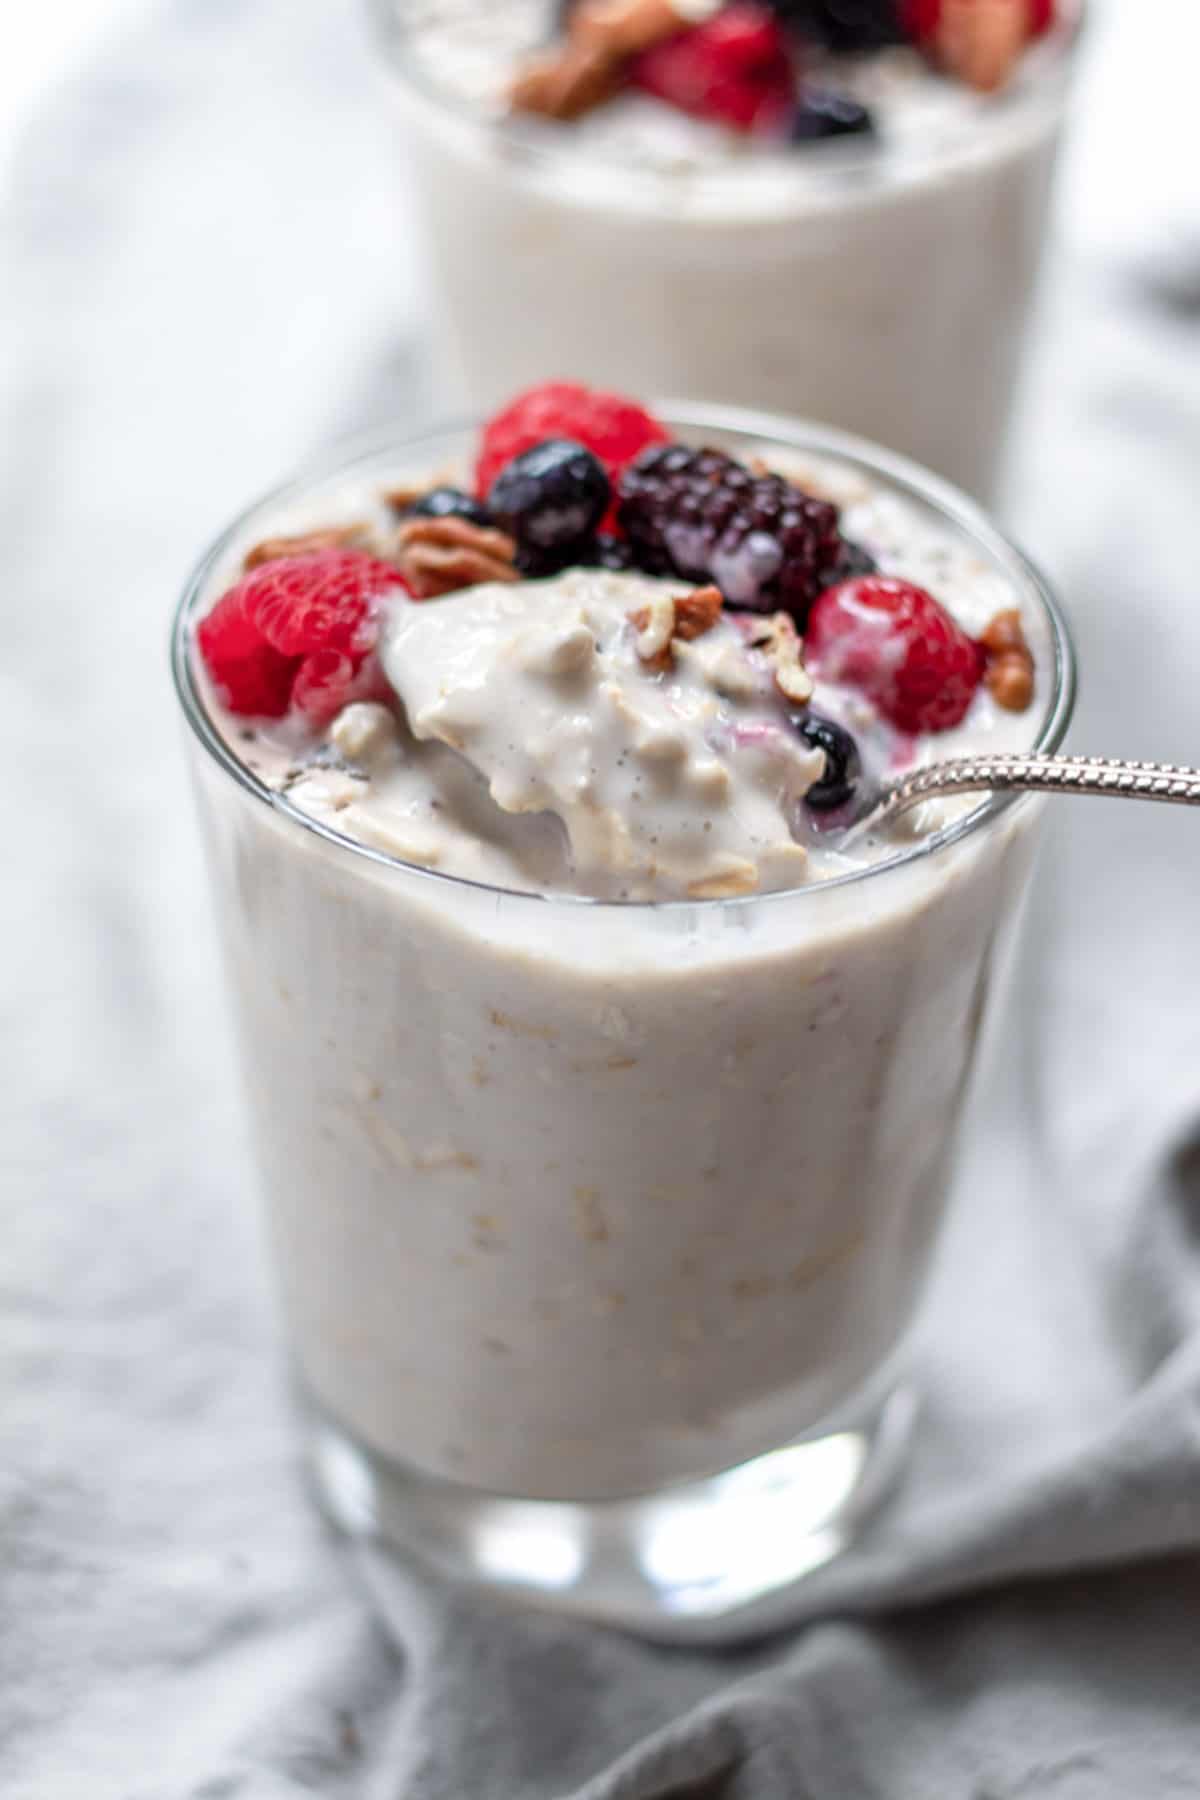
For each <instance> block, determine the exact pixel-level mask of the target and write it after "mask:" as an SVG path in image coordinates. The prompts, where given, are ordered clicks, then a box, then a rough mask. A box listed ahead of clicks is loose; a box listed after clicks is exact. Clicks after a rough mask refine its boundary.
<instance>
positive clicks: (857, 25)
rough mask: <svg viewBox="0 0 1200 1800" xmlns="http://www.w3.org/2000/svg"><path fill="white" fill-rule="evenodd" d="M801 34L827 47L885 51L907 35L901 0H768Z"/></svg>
mask: <svg viewBox="0 0 1200 1800" xmlns="http://www.w3.org/2000/svg"><path fill="white" fill-rule="evenodd" d="M768 4H769V5H770V6H771V8H772V10H773V11H774V12H776V13H777V14H778V15H779V17H780V18H781V19H782V20H783V22H784V24H785V25H790V26H791V27H792V28H793V29H794V30H795V31H797V32H799V33H800V34H801V36H802V37H805V38H807V39H809V40H810V41H811V42H814V43H818V44H822V45H824V47H825V48H826V49H827V50H836V51H839V52H847V51H850V52H854V51H864V50H882V49H883V48H884V47H885V46H886V45H888V44H901V43H903V42H904V40H905V37H906V36H907V35H908V34H907V32H906V31H905V27H904V17H903V12H902V9H901V7H900V6H899V4H898V0H768Z"/></svg>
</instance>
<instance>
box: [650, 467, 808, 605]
mask: <svg viewBox="0 0 1200 1800" xmlns="http://www.w3.org/2000/svg"><path fill="white" fill-rule="evenodd" d="M620 495H621V504H620V510H619V513H618V517H619V519H620V522H621V525H622V527H623V528H624V530H625V532H626V534H627V536H628V538H629V541H630V543H631V544H632V546H633V550H634V555H635V557H636V560H637V564H638V567H639V568H641V569H644V570H645V571H646V572H647V574H650V575H680V576H682V577H683V578H684V579H685V580H687V581H695V582H701V583H703V582H715V583H716V585H717V586H718V587H719V588H720V590H721V592H722V594H724V596H725V598H726V600H727V601H728V602H729V604H730V606H735V607H744V608H745V609H747V610H748V611H750V612H773V611H774V610H775V609H776V608H782V609H783V610H784V611H786V612H789V613H791V615H792V617H793V618H794V619H795V620H796V622H797V624H799V625H801V626H803V623H804V620H805V618H806V617H807V614H808V609H809V607H810V606H811V605H812V602H813V601H814V600H815V599H816V597H817V595H818V594H819V593H820V592H821V591H822V589H823V588H826V587H828V585H829V578H830V571H831V570H833V569H835V568H836V567H837V563H838V558H839V557H840V555H841V553H842V540H841V537H840V535H839V533H838V513H837V508H836V507H835V506H832V505H830V503H829V502H828V501H827V500H817V499H815V498H814V497H813V496H812V495H811V494H805V493H802V492H801V490H800V489H799V488H797V487H793V486H792V485H791V483H790V482H787V481H785V480H784V479H783V477H782V476H780V475H755V474H753V473H752V472H751V471H750V470H749V469H746V468H743V466H742V465H741V463H739V462H735V461H734V459H733V458H732V457H731V456H726V455H725V454H724V453H723V452H722V451H720V450H692V449H689V448H688V446H687V445H685V444H664V445H656V446H655V447H654V448H653V449H650V450H647V451H645V452H644V454H643V455H641V456H640V457H638V459H637V461H636V462H635V463H633V464H632V465H631V466H630V467H629V468H628V469H626V471H625V473H624V474H623V475H622V477H621V483H620Z"/></svg>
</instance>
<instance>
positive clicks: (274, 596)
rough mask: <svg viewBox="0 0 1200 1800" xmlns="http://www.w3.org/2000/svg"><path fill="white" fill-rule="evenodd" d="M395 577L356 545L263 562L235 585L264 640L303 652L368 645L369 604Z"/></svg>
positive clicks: (298, 653)
mask: <svg viewBox="0 0 1200 1800" xmlns="http://www.w3.org/2000/svg"><path fill="white" fill-rule="evenodd" d="M400 581H401V576H400V574H399V572H398V571H397V570H396V569H394V568H393V567H392V565H391V564H390V563H385V562H380V561H379V560H378V558H377V557H374V556H367V555H365V554H364V553H363V551H361V550H319V551H317V552H316V553H315V554H310V555H307V556H284V557H280V558H279V560H278V561H276V562H269V563H264V564H263V565H262V567H261V568H258V569H255V570H253V571H252V572H251V573H250V574H249V575H247V576H246V577H245V579H244V580H243V581H241V582H239V583H238V587H239V588H240V589H241V591H242V606H243V608H244V610H245V614H246V617H247V619H248V620H249V621H250V623H251V625H253V626H255V627H256V628H257V629H258V631H259V632H260V634H261V635H262V636H263V637H265V638H266V640H267V642H268V643H269V644H271V645H272V646H273V647H274V648H275V649H276V650H279V651H282V653H283V655H284V656H303V655H305V654H306V653H307V652H308V651H309V650H347V651H353V650H358V649H364V650H366V649H370V647H371V643H373V642H374V637H373V633H372V629H371V625H370V612H371V603H372V601H374V600H375V599H377V598H378V597H379V596H380V595H381V594H385V593H387V591H388V589H389V588H393V587H396V586H397V585H398V584H399V583H400ZM233 591H234V592H236V591H237V589H234V590H233Z"/></svg>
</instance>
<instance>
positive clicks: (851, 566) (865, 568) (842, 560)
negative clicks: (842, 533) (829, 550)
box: [829, 538, 879, 587]
mask: <svg viewBox="0 0 1200 1800" xmlns="http://www.w3.org/2000/svg"><path fill="white" fill-rule="evenodd" d="M878 568H879V564H878V563H877V562H876V561H875V558H874V557H873V556H872V555H871V552H870V551H869V550H864V549H863V547H862V545H861V544H854V543H851V541H850V539H849V538H843V539H842V548H841V551H840V552H839V555H838V559H837V562H836V563H835V564H834V566H833V568H832V569H831V570H830V571H829V585H830V587H833V586H834V584H835V583H836V582H839V581H857V580H858V579H859V577H860V576H862V575H874V574H875V573H876V571H877V570H878Z"/></svg>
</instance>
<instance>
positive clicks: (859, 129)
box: [791, 87, 875, 144]
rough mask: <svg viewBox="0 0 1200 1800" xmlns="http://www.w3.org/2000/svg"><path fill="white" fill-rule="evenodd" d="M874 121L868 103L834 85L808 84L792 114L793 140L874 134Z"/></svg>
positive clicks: (803, 141) (811, 140)
mask: <svg viewBox="0 0 1200 1800" xmlns="http://www.w3.org/2000/svg"><path fill="white" fill-rule="evenodd" d="M874 130H875V121H874V119H873V118H872V117H871V115H870V113H869V112H868V111H867V109H866V107H865V106H860V105H859V103H858V101H857V100H852V99H851V98H850V96H849V95H848V94H837V93H834V91H833V89H832V88H817V87H806V88H804V89H803V90H802V92H801V95H800V99H799V101H798V102H797V104H796V111H795V113H794V114H793V115H792V132H791V136H792V142H793V143H794V144H809V143H812V142H813V141H814V140H815V139H817V138H834V137H855V136H859V135H862V134H873V133H874Z"/></svg>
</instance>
